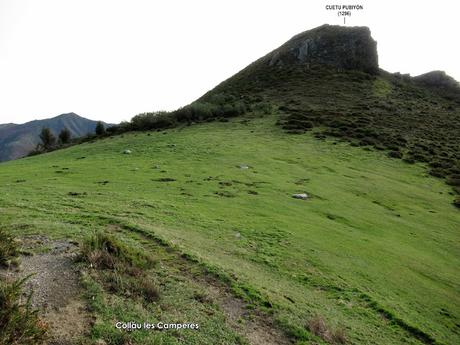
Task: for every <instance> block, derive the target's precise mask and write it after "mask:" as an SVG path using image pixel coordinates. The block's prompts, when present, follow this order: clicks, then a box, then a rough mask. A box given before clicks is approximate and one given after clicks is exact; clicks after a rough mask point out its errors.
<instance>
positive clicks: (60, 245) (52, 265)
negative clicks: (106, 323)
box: [4, 236, 90, 345]
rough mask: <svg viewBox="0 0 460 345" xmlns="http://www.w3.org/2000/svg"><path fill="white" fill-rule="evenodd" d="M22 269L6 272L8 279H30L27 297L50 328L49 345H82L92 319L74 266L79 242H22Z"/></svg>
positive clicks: (35, 239)
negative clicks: (80, 344)
mask: <svg viewBox="0 0 460 345" xmlns="http://www.w3.org/2000/svg"><path fill="white" fill-rule="evenodd" d="M22 250H23V252H24V253H28V254H27V255H25V256H22V257H21V266H20V267H19V269H18V270H16V271H8V272H6V274H4V275H6V278H7V279H15V278H23V277H28V276H30V277H29V279H28V280H27V282H26V284H25V286H24V298H27V296H28V295H29V294H30V293H32V299H31V303H32V306H33V307H34V308H36V309H38V310H39V312H40V316H41V318H42V319H43V321H45V322H46V323H47V324H48V326H49V335H50V340H49V342H48V344H49V345H73V344H79V343H80V340H81V339H82V337H83V336H84V335H85V334H86V333H87V332H88V330H89V327H90V326H89V324H90V316H89V313H88V312H87V310H86V306H85V303H84V302H83V300H82V298H81V292H82V291H81V287H80V283H79V280H80V273H79V270H78V268H77V267H76V265H75V260H76V258H77V256H78V246H77V245H76V243H73V242H69V241H67V240H56V241H51V240H49V239H47V238H46V237H44V236H30V237H26V238H24V239H23V240H22Z"/></svg>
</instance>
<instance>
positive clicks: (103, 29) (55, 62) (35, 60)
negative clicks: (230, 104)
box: [0, 0, 460, 123]
mask: <svg viewBox="0 0 460 345" xmlns="http://www.w3.org/2000/svg"><path fill="white" fill-rule="evenodd" d="M349 2H350V4H363V5H364V11H362V12H360V13H357V14H354V15H353V17H352V18H351V19H348V20H347V25H365V26H369V27H370V28H371V31H372V35H373V37H374V39H376V40H377V42H378V52H379V59H380V67H381V68H383V69H386V70H388V71H390V72H396V71H401V72H403V73H410V74H412V75H417V74H421V73H425V72H428V71H430V70H435V69H440V70H445V71H446V72H447V73H448V74H450V75H451V76H453V77H454V78H456V79H457V80H460V64H459V61H460V48H459V44H458V42H459V40H458V34H459V33H460V25H459V24H458V23H459V22H460V18H459V13H460V1H458V0H451V1H449V0H444V1H443V0H436V1H415V0H414V1H401V0H398V1H393V0H391V1H388V0H387V1H376V0H371V1H362V0H361V1H360V0H358V1H344V2H343V3H347V4H348V3H349ZM326 4H342V1H337V2H334V1H325V0H317V1H312V0H279V1H271V0H167V1H156V0H0V123H7V122H15V123H22V122H26V121H30V120H33V119H41V118H47V117H53V116H56V115H59V114H62V113H67V112H75V113H77V114H79V115H81V116H84V117H89V118H92V119H101V120H105V121H107V122H112V123H115V122H119V121H121V120H129V119H130V118H131V117H132V116H134V115H136V114H137V113H140V112H145V111H152V110H163V109H164V110H172V109H175V108H177V107H179V106H182V105H185V104H187V103H190V102H191V101H193V100H194V99H196V98H198V97H199V96H201V95H202V94H203V93H204V92H206V91H208V90H209V89H211V88H213V87H214V86H215V85H217V84H218V83H219V82H221V81H222V80H224V79H226V78H228V77H230V76H232V75H233V74H234V73H236V72H238V71H239V70H240V69H242V68H244V67H245V66H246V65H248V64H249V63H251V62H252V61H254V60H255V59H257V58H259V57H260V56H262V55H265V54H266V53H268V52H269V51H271V50H273V49H274V48H276V47H278V46H279V45H281V44H282V43H284V42H285V41H287V40H288V39H289V38H291V37H292V36H293V35H295V34H297V33H299V32H302V31H305V30H307V29H311V28H314V27H316V26H319V25H322V24H324V23H329V24H341V23H343V19H341V18H338V17H337V16H336V13H335V12H330V11H326V10H325V5H326Z"/></svg>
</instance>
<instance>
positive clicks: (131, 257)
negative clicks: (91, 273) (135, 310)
mask: <svg viewBox="0 0 460 345" xmlns="http://www.w3.org/2000/svg"><path fill="white" fill-rule="evenodd" d="M83 257H84V259H85V260H86V261H87V262H88V263H90V264H91V267H94V268H96V269H98V270H101V275H100V277H101V278H102V281H103V283H104V285H105V287H106V288H107V289H109V290H110V291H111V292H113V293H118V294H121V295H124V296H138V297H141V298H143V299H145V301H146V302H154V301H156V300H158V299H159V297H160V295H159V290H158V288H157V287H156V285H155V283H154V282H153V281H152V280H150V279H149V278H148V276H147V275H146V271H147V270H148V269H149V268H151V267H152V265H153V264H154V260H153V259H152V258H151V257H149V256H148V255H147V254H146V253H143V252H141V251H138V250H135V249H133V248H130V247H128V246H126V245H124V244H123V243H121V242H120V241H118V240H116V239H115V238H114V237H113V236H111V235H109V234H107V233H104V232H98V233H96V234H95V235H94V236H92V237H90V238H88V239H87V240H86V241H85V242H84V245H83Z"/></svg>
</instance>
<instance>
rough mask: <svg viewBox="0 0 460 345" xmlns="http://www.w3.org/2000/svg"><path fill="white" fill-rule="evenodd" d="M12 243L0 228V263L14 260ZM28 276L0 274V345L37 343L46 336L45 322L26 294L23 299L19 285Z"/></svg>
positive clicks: (42, 340)
mask: <svg viewBox="0 0 460 345" xmlns="http://www.w3.org/2000/svg"><path fill="white" fill-rule="evenodd" d="M18 254H19V251H18V247H17V245H16V242H15V240H14V238H13V236H11V235H10V234H8V233H7V232H6V231H5V230H3V229H0V265H10V264H11V263H12V262H17V256H18ZM28 278H29V277H26V278H23V279H16V280H13V281H11V280H8V279H6V278H3V277H0V344H2V345H7V344H8V345H9V344H18V345H39V344H43V343H44V342H45V340H46V339H47V325H46V324H45V323H43V322H42V321H41V320H40V318H39V316H38V311H37V310H34V309H33V307H32V306H31V300H30V297H31V296H29V297H28V298H26V299H25V300H24V297H23V291H22V287H23V285H24V283H25V282H26V280H27V279H28Z"/></svg>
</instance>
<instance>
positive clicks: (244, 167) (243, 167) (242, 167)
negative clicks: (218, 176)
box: [237, 164, 249, 170]
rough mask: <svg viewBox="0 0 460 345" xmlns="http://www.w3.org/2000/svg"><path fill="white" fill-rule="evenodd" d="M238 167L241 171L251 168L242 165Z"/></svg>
mask: <svg viewBox="0 0 460 345" xmlns="http://www.w3.org/2000/svg"><path fill="white" fill-rule="evenodd" d="M237 167H238V168H240V169H243V170H245V169H249V166H248V165H246V164H240V165H238V166H237Z"/></svg>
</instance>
